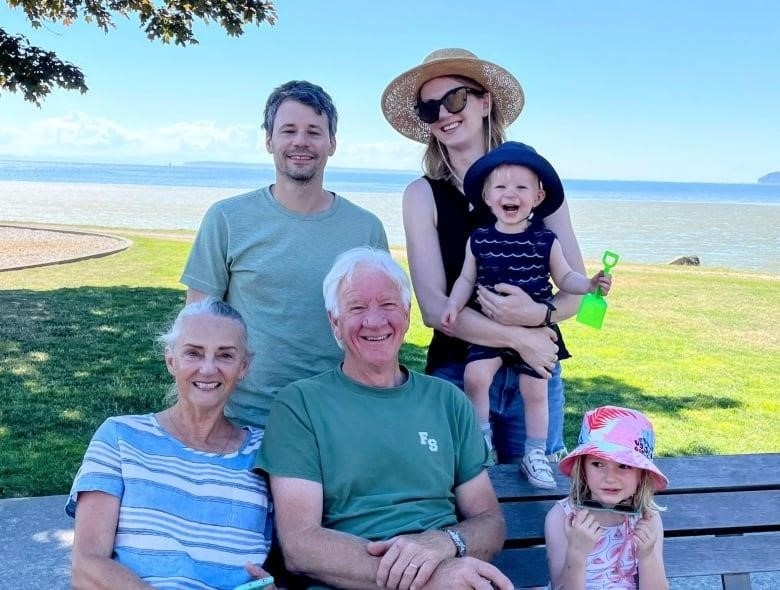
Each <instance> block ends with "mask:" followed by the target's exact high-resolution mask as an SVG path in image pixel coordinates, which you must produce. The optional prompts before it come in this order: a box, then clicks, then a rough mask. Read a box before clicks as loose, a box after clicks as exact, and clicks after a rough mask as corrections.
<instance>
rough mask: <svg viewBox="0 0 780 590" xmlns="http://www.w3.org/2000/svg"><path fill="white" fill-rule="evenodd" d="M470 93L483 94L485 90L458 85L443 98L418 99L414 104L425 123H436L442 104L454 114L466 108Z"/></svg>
mask: <svg viewBox="0 0 780 590" xmlns="http://www.w3.org/2000/svg"><path fill="white" fill-rule="evenodd" d="M469 94H473V95H474V96H482V95H483V94H485V91H484V90H477V89H476V88H469V87H468V86H458V87H457V88H453V89H452V90H450V91H448V92H447V93H446V94H445V95H444V96H442V97H441V98H438V99H436V98H432V99H431V100H419V99H418V100H417V104H416V105H414V110H415V112H416V113H417V116H418V117H420V120H421V121H422V122H424V123H435V122H436V121H438V120H439V111H440V109H441V106H442V105H444V108H445V109H447V110H448V111H449V112H450V113H452V114H453V115H454V114H455V113H459V112H461V111H462V110H463V109H465V108H466V101H467V100H468V97H469Z"/></svg>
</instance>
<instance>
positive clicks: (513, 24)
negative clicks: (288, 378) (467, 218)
mask: <svg viewBox="0 0 780 590" xmlns="http://www.w3.org/2000/svg"><path fill="white" fill-rule="evenodd" d="M276 6H277V11H278V20H277V24H276V25H275V26H268V25H264V26H262V27H260V28H250V29H248V30H247V31H246V33H245V35H244V36H243V37H240V38H230V37H228V36H227V35H226V34H225V33H224V32H223V31H222V29H220V28H219V27H218V26H215V25H210V26H198V27H197V29H196V30H197V33H198V38H199V40H200V45H197V46H191V47H186V48H181V47H175V46H166V45H163V44H161V43H159V42H158V43H151V42H149V41H148V40H147V39H146V37H145V35H144V34H143V32H142V31H141V30H140V29H139V28H138V23H137V21H136V20H135V19H133V18H131V19H130V20H125V19H123V18H121V17H120V18H119V19H118V21H117V24H118V28H117V29H115V30H113V31H110V32H109V33H108V35H104V34H103V33H102V32H101V31H100V30H99V29H97V27H94V26H91V25H87V24H84V23H77V24H75V25H73V26H71V27H65V26H63V25H61V24H51V25H48V26H47V27H45V28H43V29H39V30H35V31H34V30H31V29H30V27H29V26H28V25H27V21H26V20H25V19H24V17H23V13H21V11H18V10H12V9H10V8H9V7H8V5H7V4H5V3H0V23H2V24H3V26H4V27H5V29H6V31H7V32H9V33H11V34H14V33H24V34H29V36H30V39H31V40H32V41H33V42H34V43H36V44H38V45H40V46H42V47H45V48H47V49H51V50H54V51H56V52H57V53H58V54H59V56H60V57H61V58H62V59H65V60H68V61H71V62H73V63H75V64H78V65H79V66H80V67H81V68H82V69H83V71H84V73H85V76H86V82H87V85H88V86H89V88H90V90H89V92H88V93H87V94H84V95H82V94H79V93H78V92H67V91H64V90H55V91H54V92H53V93H52V94H51V95H50V96H49V97H48V98H47V99H46V100H45V102H44V103H43V106H42V108H40V109H38V108H37V107H36V106H35V105H33V104H31V103H28V102H26V101H24V100H23V98H22V96H21V95H20V94H18V95H13V94H7V93H4V94H0V158H30V159H67V160H72V161H87V162H114V163H153V164H167V163H173V164H178V163H182V162H185V161H192V160H220V161H239V162H270V161H271V159H270V156H269V155H268V154H267V153H266V152H265V148H264V145H263V135H262V134H261V131H260V127H259V125H260V114H261V112H262V108H263V104H264V102H265V99H266V97H267V96H268V94H269V93H270V92H271V90H272V89H273V88H274V87H276V86H278V85H279V84H281V83H283V82H285V81H287V80H290V79H308V80H311V81H312V82H316V83H318V84H321V85H322V86H323V87H325V89H326V90H327V91H328V92H329V93H330V94H331V95H332V96H333V98H334V101H335V103H336V106H337V108H338V110H339V116H340V121H339V132H338V136H337V137H338V149H337V151H336V155H335V156H334V157H333V158H332V160H331V164H332V165H334V166H341V167H350V168H374V169H381V168H392V169H402V170H417V169H419V160H420V153H421V150H420V147H419V145H418V144H415V143H414V142H412V141H410V140H407V139H405V138H403V137H402V136H400V135H399V134H397V133H396V132H395V131H393V130H392V128H390V126H389V125H388V124H387V123H386V122H385V120H384V117H383V116H382V114H381V112H380V109H379V97H380V95H381V93H382V91H383V89H384V88H385V86H386V84H387V83H388V82H389V81H390V80H391V79H392V78H393V77H395V76H396V75H397V74H399V73H401V72H402V71H404V70H406V69H408V68H410V67H412V66H414V65H416V64H418V63H420V62H421V61H422V59H423V58H424V57H425V56H426V55H427V54H428V53H429V52H430V51H432V50H434V49H438V48H441V47H464V48H467V49H469V50H471V51H473V52H474V53H476V54H477V55H478V56H480V57H482V58H484V59H488V60H490V61H495V62H497V63H499V64H501V65H502V66H504V67H506V68H507V69H509V70H510V71H511V72H512V73H514V74H515V76H516V77H517V78H518V79H519V80H520V82H521V84H522V85H523V88H524V90H525V94H526V106H525V109H524V111H523V113H522V114H521V115H520V118H519V119H518V121H517V122H516V123H515V124H514V125H512V126H511V127H510V129H509V136H510V138H511V139H516V140H520V141H525V142H526V143H529V144H531V145H533V146H535V147H536V148H537V150H539V151H540V152H541V153H543V154H544V155H545V156H547V157H548V159H550V160H551V161H552V162H553V163H554V164H555V165H556V167H557V168H558V170H559V172H560V174H561V176H562V177H564V178H569V179H574V178H581V179H628V180H669V181H694V182H696V181H701V182H754V181H755V180H756V179H757V178H758V177H760V176H762V175H764V174H766V173H768V172H770V171H774V170H780V75H779V72H780V66H779V65H778V64H779V63H780V35H778V22H780V3H778V2H775V1H774V0H765V1H761V0H744V1H740V2H736V1H732V2H726V1H720V0H684V1H679V0H670V1H667V0H644V1H628V0H603V1H598V0H597V1H595V2H580V1H575V0H571V1H556V0H552V1H546V2H531V1H526V0H494V1H491V2H475V1H473V0H472V1H468V2H466V1H460V0H455V1H452V0H450V1H448V0H394V1H393V2H370V1H368V0H362V1H357V0H331V1H329V2H314V1H310V2H307V1H295V2H293V1H291V0H278V1H277V2H276Z"/></svg>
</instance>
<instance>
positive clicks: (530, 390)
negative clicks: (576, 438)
mask: <svg viewBox="0 0 780 590" xmlns="http://www.w3.org/2000/svg"><path fill="white" fill-rule="evenodd" d="M520 395H522V396H523V406H524V413H525V435H526V437H527V438H533V439H542V440H547V423H548V421H549V416H548V414H547V380H546V379H539V378H538V377H532V376H531V375H525V374H523V373H521V374H520Z"/></svg>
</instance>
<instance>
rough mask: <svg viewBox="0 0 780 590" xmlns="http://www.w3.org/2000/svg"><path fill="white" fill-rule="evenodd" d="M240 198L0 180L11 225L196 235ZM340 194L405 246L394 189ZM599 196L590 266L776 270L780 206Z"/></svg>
mask: <svg viewBox="0 0 780 590" xmlns="http://www.w3.org/2000/svg"><path fill="white" fill-rule="evenodd" d="M388 190H390V189H389V187H388ZM246 192H247V189H245V188H244V189H240V188H219V189H211V188H203V187H160V186H152V185H112V184H96V183H92V184H89V183H83V184H76V183H70V184H68V183H46V182H18V181H16V182H11V181H7V182H2V181H0V217H2V218H4V219H5V220H6V221H7V222H9V223H14V224H33V223H37V224H49V225H53V226H54V225H68V226H86V227H98V228H101V229H102V228H111V230H114V229H116V230H117V231H118V230H119V229H122V230H136V229H144V230H154V229H160V230H167V231H170V232H186V231H192V232H195V231H197V228H198V226H199V225H200V222H201V220H202V218H203V215H204V214H205V212H206V210H207V209H208V208H209V207H210V206H211V205H212V204H213V203H214V202H216V201H218V200H221V199H223V198H226V197H230V196H233V195H236V194H241V193H246ZM339 194H340V195H341V196H343V197H345V198H347V199H349V200H350V201H352V202H354V203H355V204H357V205H359V206H361V207H363V208H364V209H367V210H368V211H371V212H372V213H374V214H375V215H376V216H377V217H379V219H381V220H382V223H383V224H384V226H385V231H386V233H387V236H388V242H389V243H390V244H393V245H396V246H400V247H403V246H405V235H404V230H403V220H402V213H401V209H402V195H401V194H400V193H396V192H392V191H391V192H365V193H364V192H353V191H348V190H345V191H341V192H339ZM598 196H599V195H598V194H596V193H594V192H590V193H583V192H572V193H571V194H570V195H569V199H568V204H569V209H570V211H571V216H572V223H573V225H574V230H575V233H576V235H577V239H578V241H579V243H580V247H581V250H582V253H583V256H584V258H585V259H586V260H595V261H597V262H596V265H595V267H591V266H590V265H589V266H588V269H589V270H594V269H595V268H598V267H599V266H600V264H599V263H598V260H600V258H601V254H602V252H603V251H604V250H611V251H613V252H617V253H618V254H619V255H620V256H621V264H622V263H624V262H628V261H632V262H636V263H640V264H666V263H668V262H669V261H671V260H674V259H675V258H678V257H680V256H697V257H698V258H699V260H700V261H701V266H700V268H730V269H734V270H748V271H753V272H764V273H770V274H780V256H778V244H779V243H780V242H779V241H778V228H780V206H777V205H774V204H751V203H745V204H741V205H737V206H735V205H734V204H733V203H726V204H715V203H700V202H684V201H665V200H652V199H653V198H654V197H649V198H648V199H647V200H610V199H604V200H602V201H599V200H597V199H598ZM657 197H658V199H663V198H664V196H663V195H662V194H659V195H657Z"/></svg>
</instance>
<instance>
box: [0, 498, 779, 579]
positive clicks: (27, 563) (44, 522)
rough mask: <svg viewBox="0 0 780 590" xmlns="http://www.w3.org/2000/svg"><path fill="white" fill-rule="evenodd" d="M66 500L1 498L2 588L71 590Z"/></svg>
mask: <svg viewBox="0 0 780 590" xmlns="http://www.w3.org/2000/svg"><path fill="white" fill-rule="evenodd" d="M65 498H66V496H42V497H38V498H18V499H9V500H0V590H42V589H43V588H46V590H67V589H69V588H70V550H71V547H72V546H73V519H71V518H70V517H68V516H66V515H65V510H64V506H65ZM752 581H753V589H754V590H779V589H780V573H778V572H774V573H769V574H753V576H752ZM721 589H722V586H721V584H720V578H719V577H717V576H708V577H705V578H686V579H679V578H678V579H675V580H672V582H671V584H670V590H721Z"/></svg>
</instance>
